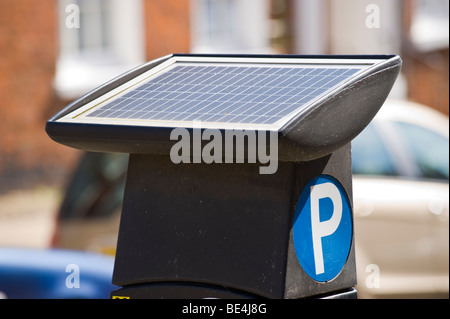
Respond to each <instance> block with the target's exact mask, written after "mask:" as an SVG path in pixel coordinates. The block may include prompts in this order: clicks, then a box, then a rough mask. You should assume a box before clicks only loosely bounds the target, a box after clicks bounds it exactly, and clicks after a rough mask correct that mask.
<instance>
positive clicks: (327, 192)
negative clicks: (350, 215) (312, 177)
mask: <svg viewBox="0 0 450 319" xmlns="http://www.w3.org/2000/svg"><path fill="white" fill-rule="evenodd" d="M323 198H330V199H331V201H332V202H333V214H332V215H331V217H330V219H328V220H325V221H322V222H321V221H320V207H319V201H320V199H323ZM341 218H342V198H341V194H340V193H339V189H338V188H337V187H336V186H335V185H334V184H332V183H323V184H318V185H314V186H311V230H312V239H313V251H314V263H315V266H316V275H318V274H322V273H324V272H325V268H324V264H323V250H322V238H323V237H326V236H329V235H331V234H333V233H334V232H335V231H336V229H337V228H338V226H339V223H340V222H341Z"/></svg>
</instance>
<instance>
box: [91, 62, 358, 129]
mask: <svg viewBox="0 0 450 319" xmlns="http://www.w3.org/2000/svg"><path fill="white" fill-rule="evenodd" d="M359 70H360V68H358V67H342V68H330V67H326V66H317V67H312V66H308V67H298V66H297V67H292V66H290V67H283V66H280V67H278V66H270V65H269V66H258V65H250V66H220V65H214V64H205V65H196V64H181V63H177V64H174V65H173V66H172V67H171V68H169V69H166V70H163V71H161V72H159V73H158V74H156V76H152V77H150V78H148V79H147V80H144V81H143V82H141V83H139V84H137V85H134V86H132V87H130V88H129V89H127V90H125V91H124V92H122V93H120V94H118V95H117V96H116V97H114V98H111V99H109V100H107V101H105V102H103V103H100V104H99V105H98V106H96V107H94V108H92V109H91V110H89V111H88V112H85V113H83V114H82V117H84V118H87V119H89V118H95V119H100V118H106V119H126V120H140V121H171V122H173V121H177V122H187V121H194V120H201V121H203V122H210V123H227V124H228V123H239V124H269V125H272V124H274V123H276V122H277V121H280V120H282V119H286V117H288V116H292V114H296V113H297V112H298V111H300V110H301V109H302V108H303V107H304V106H305V105H306V104H307V103H309V102H311V101H312V100H314V99H316V98H318V97H319V96H321V95H322V94H323V93H325V92H326V91H328V90H330V89H332V88H333V87H335V86H337V85H338V84H339V83H341V82H342V81H345V80H346V79H348V78H349V77H351V76H352V75H353V74H354V73H356V72H358V71H359Z"/></svg>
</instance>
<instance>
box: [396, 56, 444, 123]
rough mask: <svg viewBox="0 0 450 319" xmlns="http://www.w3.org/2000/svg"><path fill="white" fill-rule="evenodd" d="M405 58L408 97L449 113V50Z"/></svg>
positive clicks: (404, 69) (404, 68)
mask: <svg viewBox="0 0 450 319" xmlns="http://www.w3.org/2000/svg"><path fill="white" fill-rule="evenodd" d="M403 58H404V60H405V61H404V67H403V71H404V73H405V74H406V78H407V83H408V98H409V99H411V100H413V101H416V102H419V103H422V104H425V105H428V106H430V107H432V108H434V109H436V110H438V111H440V112H442V113H444V114H446V115H449V90H448V87H449V50H448V49H446V50H441V51H436V52H431V53H427V54H421V55H419V54H417V55H416V56H415V57H412V56H408V55H407V54H405V55H404V56H403Z"/></svg>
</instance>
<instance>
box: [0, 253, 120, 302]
mask: <svg viewBox="0 0 450 319" xmlns="http://www.w3.org/2000/svg"><path fill="white" fill-rule="evenodd" d="M113 265H114V258H113V257H111V256H105V255H100V254H93V253H87V252H78V251H69V250H55V249H51V250H43V249H42V250H41V249H25V248H0V299H5V298H7V299H108V298H109V294H110V292H111V291H112V290H114V289H117V287H116V286H114V285H112V284H111V280H112V271H113Z"/></svg>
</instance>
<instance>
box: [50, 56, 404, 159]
mask: <svg viewBox="0 0 450 319" xmlns="http://www.w3.org/2000/svg"><path fill="white" fill-rule="evenodd" d="M400 67H401V59H400V57H398V56H395V55H390V56H388V55H383V56H306V57H305V56H289V55H234V56H233V55H229V56H227V55H191V54H173V55H168V56H165V57H162V58H159V59H156V60H153V61H150V62H148V63H146V64H143V65H141V66H139V67H137V68H136V69H134V70H130V71H129V72H127V73H125V74H123V75H121V76H119V77H117V78H116V79H113V80H111V81H109V82H108V83H105V84H104V85H102V86H100V87H98V88H97V89H95V90H93V91H91V92H89V93H87V94H86V95H84V96H82V97H80V98H79V99H77V100H76V101H74V102H73V103H71V104H69V105H68V106H66V107H65V108H64V109H63V110H61V111H60V112H58V113H57V114H55V115H54V116H53V117H52V118H51V119H49V121H48V122H47V124H46V131H47V133H48V134H49V136H50V137H51V138H53V139H54V140H55V141H58V142H60V143H62V144H66V145H69V146H72V147H76V148H81V149H85V150H94V151H113V152H125V153H151V154H153V153H155V154H156V153H157V154H167V153H168V150H170V149H171V146H172V145H173V141H172V140H171V139H170V135H171V133H172V132H173V130H174V129H175V128H186V129H188V130H192V129H209V128H212V129H219V130H220V131H221V132H223V131H230V132H231V131H236V130H254V131H258V132H277V133H278V135H277V136H278V138H279V148H280V154H282V155H283V156H284V157H283V158H285V159H293V160H300V159H301V160H309V159H311V158H317V157H319V156H324V155H326V154H330V153H331V152H332V151H333V150H335V149H337V148H339V147H341V146H342V145H344V144H345V143H348V142H349V141H350V140H351V139H353V138H354V137H355V136H356V135H357V134H359V133H360V132H361V131H362V130H363V129H364V128H365V126H366V125H367V124H368V123H369V122H370V121H371V119H372V118H373V116H375V114H376V112H377V111H378V109H379V108H380V107H381V105H382V104H383V101H384V100H385V99H386V97H387V94H388V93H389V91H390V89H391V87H392V85H393V83H394V82H395V78H396V77H397V74H398V72H399V70H400ZM258 136H259V135H258ZM280 156H281V155H280Z"/></svg>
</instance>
